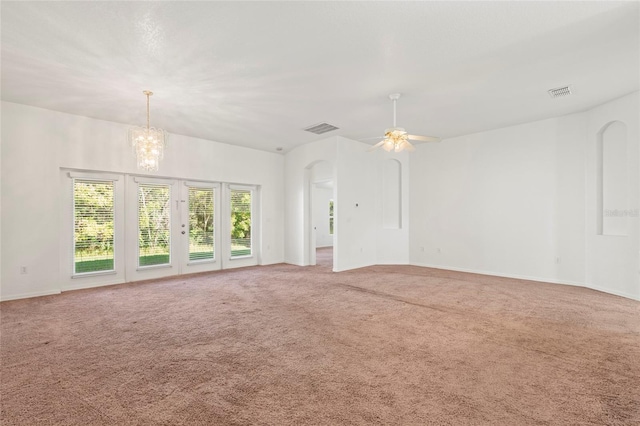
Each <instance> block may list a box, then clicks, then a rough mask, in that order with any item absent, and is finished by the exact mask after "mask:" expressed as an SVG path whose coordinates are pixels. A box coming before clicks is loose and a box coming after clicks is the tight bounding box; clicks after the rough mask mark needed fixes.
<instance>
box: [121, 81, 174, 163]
mask: <svg viewBox="0 0 640 426" xmlns="http://www.w3.org/2000/svg"><path fill="white" fill-rule="evenodd" d="M142 93H144V94H145V95H146V96H147V127H134V128H132V129H129V142H131V146H132V147H133V152H134V154H135V156H136V162H137V165H138V169H139V170H147V171H150V172H155V171H157V170H158V166H159V164H160V160H162V157H164V149H165V147H166V146H167V138H168V136H169V134H168V133H167V132H165V131H164V130H162V129H156V128H154V127H151V126H150V117H151V115H150V113H149V97H150V96H151V95H153V92H150V91H149V90H145V91H143V92H142Z"/></svg>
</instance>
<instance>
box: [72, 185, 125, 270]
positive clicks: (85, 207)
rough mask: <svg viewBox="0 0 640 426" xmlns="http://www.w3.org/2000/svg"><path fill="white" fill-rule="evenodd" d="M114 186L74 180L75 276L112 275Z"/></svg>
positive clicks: (113, 266)
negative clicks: (89, 274) (109, 273)
mask: <svg viewBox="0 0 640 426" xmlns="http://www.w3.org/2000/svg"><path fill="white" fill-rule="evenodd" d="M114 216H115V210H114V184H113V182H112V181H97V180H82V179H74V180H73V220H74V232H73V243H74V244H73V245H74V256H73V263H74V268H73V271H74V273H75V274H83V273H91V272H101V271H113V270H114V268H115V265H114V233H113V231H114Z"/></svg>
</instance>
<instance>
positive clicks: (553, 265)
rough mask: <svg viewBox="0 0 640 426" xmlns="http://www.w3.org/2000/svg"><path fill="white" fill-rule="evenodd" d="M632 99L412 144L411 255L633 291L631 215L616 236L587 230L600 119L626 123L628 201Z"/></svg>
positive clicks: (634, 167) (415, 260)
mask: <svg viewBox="0 0 640 426" xmlns="http://www.w3.org/2000/svg"><path fill="white" fill-rule="evenodd" d="M637 105H638V93H637V92H636V93H634V94H631V95H628V96H626V97H624V98H622V99H618V100H614V101H612V102H609V103H607V104H605V105H603V106H601V107H598V108H595V109H594V110H592V111H590V112H586V113H578V114H571V115H567V116H563V117H557V118H553V119H548V120H543V121H537V122H533V123H526V124H522V125H517V126H512V127H508V128H503V129H497V130H492V131H488V132H482V133H477V134H472V135H467V136H462V137H458V138H452V139H447V140H444V141H442V142H441V143H439V144H423V145H420V146H419V147H418V149H417V151H416V152H415V153H414V154H413V155H412V156H411V177H410V179H411V183H412V185H411V189H410V197H411V207H410V209H411V212H410V216H411V237H410V258H411V263H412V264H416V265H423V266H434V267H438V268H445V269H454V270H463V271H471V272H479V273H486V274H493V275H504V276H510V277H520V278H529V279H535V280H542V281H548V282H558V283H568V284H576V285H587V286H590V287H593V288H598V289H601V290H604V291H608V292H611V293H616V294H621V295H626V296H628V297H635V298H637V297H638V296H639V295H640V291H639V286H638V257H639V255H640V254H639V252H638V235H640V234H639V232H638V218H637V217H636V218H630V219H631V220H632V221H633V223H634V226H635V227H634V228H633V231H632V232H631V234H632V236H630V237H629V238H627V239H626V240H625V241H621V240H619V239H618V240H614V239H615V238H619V237H603V236H597V235H595V233H596V225H595V209H596V201H595V158H594V156H595V134H596V132H597V131H598V130H599V129H600V127H601V126H602V125H604V124H606V123H607V122H608V121H610V120H613V119H618V120H621V121H624V122H625V123H626V124H627V125H628V126H630V128H632V129H634V130H631V131H630V140H633V141H634V144H635V145H634V146H635V147H634V148H633V151H631V152H632V154H631V155H630V159H629V170H631V176H630V182H631V181H633V183H632V185H633V189H632V190H631V193H632V196H631V197H630V201H629V203H630V204H629V206H630V209H634V208H637V207H638V150H637V144H638V133H637V128H638V106H637ZM616 117H617V118H616ZM610 239H611V240H610Z"/></svg>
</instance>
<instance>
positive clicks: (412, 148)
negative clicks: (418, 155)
mask: <svg viewBox="0 0 640 426" xmlns="http://www.w3.org/2000/svg"><path fill="white" fill-rule="evenodd" d="M405 144H406V145H405V146H404V149H406V150H407V151H409V152H413V151H415V150H416V147H415V146H413V145H411V143H410V142H409V141H406V142H405Z"/></svg>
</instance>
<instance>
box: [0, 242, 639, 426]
mask: <svg viewBox="0 0 640 426" xmlns="http://www.w3.org/2000/svg"><path fill="white" fill-rule="evenodd" d="M318 261H319V265H318V266H315V267H296V266H291V265H284V264H280V265H272V266H264V267H251V268H244V269H240V270H227V271H220V272H214V273H209V274H201V275H195V276H190V277H179V278H171V279H165V280H158V281H155V282H144V283H132V284H123V285H117V286H110V287H102V288H97V289H90V290H81V291H73V292H68V293H64V294H61V295H56V296H47V297H39V298H34V299H27V300H18V301H10V302H3V303H2V304H0V308H1V325H0V326H1V332H2V334H1V342H0V355H1V373H2V375H1V377H0V391H1V395H0V398H1V399H0V403H1V411H0V416H1V417H0V423H1V424H2V425H252V424H262V425H294V424H295V425H307V424H308V425H315V424H322V425H342V424H353V425H360V424H362V425H365V424H385V425H387V424H397V425H426V424H434V425H638V424H640V303H639V302H636V301H632V300H628V299H624V298H620V297H616V296H612V295H608V294H604V293H600V292H596V291H592V290H588V289H584V288H577V287H570V286H563V285H554V284H545V283H534V282H529V281H522V280H513V279H506V278H496V277H489V276H481V275H473V274H465V273H458V272H450V271H443V270H436V269H429V268H420V267H412V266H374V267H369V268H363V269H358V270H354V271H348V272H342V273H333V272H331V268H330V266H329V265H330V263H331V250H330V249H328V250H326V249H325V250H319V252H318Z"/></svg>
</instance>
